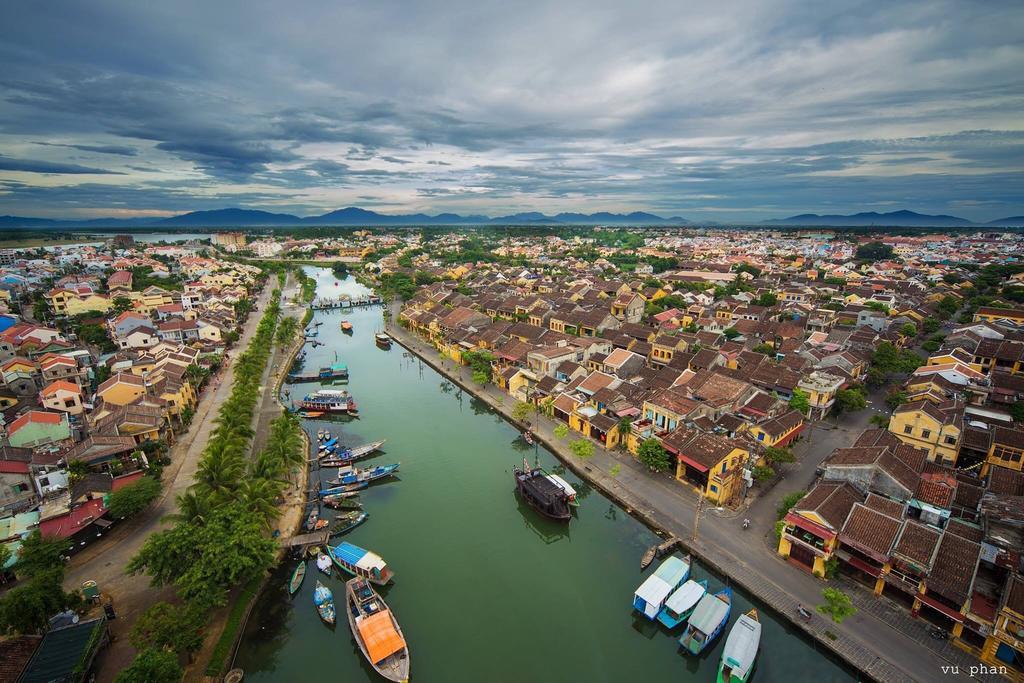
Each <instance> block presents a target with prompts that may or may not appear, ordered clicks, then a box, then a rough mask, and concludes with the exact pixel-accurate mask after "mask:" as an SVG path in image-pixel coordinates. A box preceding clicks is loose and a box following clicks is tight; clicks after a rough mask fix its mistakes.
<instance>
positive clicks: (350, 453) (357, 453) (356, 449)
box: [320, 439, 384, 462]
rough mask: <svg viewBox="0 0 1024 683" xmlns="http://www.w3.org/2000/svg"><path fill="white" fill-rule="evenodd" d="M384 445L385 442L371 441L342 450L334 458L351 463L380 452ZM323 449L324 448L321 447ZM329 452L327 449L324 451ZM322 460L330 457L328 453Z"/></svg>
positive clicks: (322, 456) (323, 455)
mask: <svg viewBox="0 0 1024 683" xmlns="http://www.w3.org/2000/svg"><path fill="white" fill-rule="evenodd" d="M383 445H384V440H383V439H381V440H380V441H371V442H370V443H364V444H360V445H358V446H352V447H351V448H342V449H341V450H340V451H338V452H337V453H333V454H332V455H333V457H334V458H336V459H338V460H343V461H348V462H351V461H353V460H359V459H360V458H365V457H367V456H369V455H372V454H373V453H375V452H376V451H378V450H380V447H381V446H383ZM321 448H322V447H321ZM324 450H327V449H324ZM320 457H321V458H326V457H328V454H327V453H321V454H320Z"/></svg>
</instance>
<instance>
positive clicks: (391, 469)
mask: <svg viewBox="0 0 1024 683" xmlns="http://www.w3.org/2000/svg"><path fill="white" fill-rule="evenodd" d="M399 465H401V463H397V462H396V463H395V464H393V465H377V466H376V467H370V468H368V469H365V470H360V469H357V468H355V467H352V466H351V465H344V466H342V467H340V468H339V469H338V475H339V477H338V478H337V479H331V480H329V481H328V482H327V484H328V485H329V486H331V487H332V488H328V489H321V491H320V497H321V498H322V497H324V496H330V495H333V494H335V493H346V491H345V490H343V489H344V487H345V486H348V485H350V484H359V483H362V482H366V483H367V484H369V483H371V482H374V481H377V480H378V479H384V478H385V477H390V476H391V475H393V474H394V473H395V472H397V471H398V467H399Z"/></svg>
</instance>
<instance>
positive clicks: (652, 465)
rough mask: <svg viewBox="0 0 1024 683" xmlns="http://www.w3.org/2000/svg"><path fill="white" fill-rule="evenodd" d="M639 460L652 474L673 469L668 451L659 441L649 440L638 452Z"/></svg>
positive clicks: (642, 444) (641, 445)
mask: <svg viewBox="0 0 1024 683" xmlns="http://www.w3.org/2000/svg"><path fill="white" fill-rule="evenodd" d="M636 457H637V459H638V460H639V461H640V462H642V463H643V464H644V465H645V466H646V467H647V469H649V470H651V471H652V472H665V471H666V470H668V469H669V468H671V467H672V459H671V458H669V456H668V451H666V450H665V447H664V446H662V445H661V442H660V441H658V440H657V439H647V440H645V441H644V442H643V443H641V444H640V446H639V448H637V450H636Z"/></svg>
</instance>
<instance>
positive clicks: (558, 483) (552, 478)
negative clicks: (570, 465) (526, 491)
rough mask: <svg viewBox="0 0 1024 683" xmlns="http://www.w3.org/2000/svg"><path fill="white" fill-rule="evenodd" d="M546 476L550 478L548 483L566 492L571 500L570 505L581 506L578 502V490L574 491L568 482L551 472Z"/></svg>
mask: <svg viewBox="0 0 1024 683" xmlns="http://www.w3.org/2000/svg"><path fill="white" fill-rule="evenodd" d="M546 476H547V478H548V481H550V482H551V483H553V484H555V485H556V486H559V487H561V488H562V490H563V491H565V495H566V496H568V498H569V505H579V503H577V502H576V489H574V488H573V487H572V486H571V485H570V484H569V482H567V481H566V480H565V479H562V478H561V477H560V476H558V475H557V474H551V473H550V472H549V473H547V475H546Z"/></svg>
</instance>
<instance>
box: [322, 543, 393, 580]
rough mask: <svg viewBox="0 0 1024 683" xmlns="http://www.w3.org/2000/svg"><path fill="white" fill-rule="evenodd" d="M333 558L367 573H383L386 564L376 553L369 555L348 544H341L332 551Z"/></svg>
mask: <svg viewBox="0 0 1024 683" xmlns="http://www.w3.org/2000/svg"><path fill="white" fill-rule="evenodd" d="M334 556H335V557H336V558H338V561H339V562H344V563H345V564H350V565H352V566H353V567H359V568H360V569H365V570H367V571H376V572H378V573H383V572H384V569H385V568H386V567H387V563H386V562H384V559H383V558H382V557H381V556H380V555H377V554H376V553H371V552H370V551H369V550H364V549H363V548H360V547H359V546H357V545H352V544H351V543H348V542H343V543H340V544H339V545H338V547H336V548H335V549H334Z"/></svg>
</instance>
